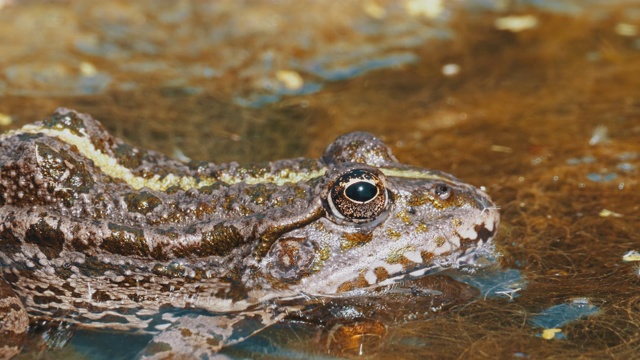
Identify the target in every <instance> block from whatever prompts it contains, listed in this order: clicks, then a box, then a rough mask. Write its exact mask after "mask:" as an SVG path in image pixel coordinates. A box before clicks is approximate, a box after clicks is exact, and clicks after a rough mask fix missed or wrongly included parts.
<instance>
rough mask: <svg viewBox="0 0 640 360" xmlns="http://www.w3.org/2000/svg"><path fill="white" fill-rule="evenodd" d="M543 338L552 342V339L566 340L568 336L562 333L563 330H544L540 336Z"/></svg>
mask: <svg viewBox="0 0 640 360" xmlns="http://www.w3.org/2000/svg"><path fill="white" fill-rule="evenodd" d="M540 336H542V338H543V339H545V340H552V339H566V338H567V336H566V335H565V334H563V333H562V329H558V328H555V329H544V330H542V334H541V335H540Z"/></svg>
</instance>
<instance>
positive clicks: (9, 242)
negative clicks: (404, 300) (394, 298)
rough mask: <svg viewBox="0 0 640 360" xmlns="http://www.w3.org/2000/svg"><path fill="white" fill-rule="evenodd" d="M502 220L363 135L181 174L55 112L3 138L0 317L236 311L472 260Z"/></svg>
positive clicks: (483, 198)
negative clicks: (296, 153)
mask: <svg viewBox="0 0 640 360" xmlns="http://www.w3.org/2000/svg"><path fill="white" fill-rule="evenodd" d="M498 223H499V214H498V212H497V210H496V207H495V206H494V205H493V203H492V202H491V200H490V198H489V197H488V196H487V195H486V194H485V193H484V192H482V191H481V190H479V189H477V188H475V187H473V186H471V185H468V184H465V183H463V182H461V181H460V180H458V179H456V178H455V177H453V176H451V175H449V174H446V173H442V172H439V171H434V170H426V169H422V168H417V167H412V166H408V165H403V164H401V163H399V162H398V161H397V160H396V159H395V157H394V156H393V155H392V154H391V151H390V149H389V148H388V147H387V146H386V145H385V144H384V143H382V142H381V141H380V140H379V139H377V138H376V137H374V136H372V135H370V134H367V133H362V132H356V133H350V134H346V135H343V136H341V137H339V138H338V139H337V140H336V141H335V142H334V143H332V144H330V145H329V146H328V147H327V149H326V150H325V152H324V154H323V156H322V158H320V159H302V158H299V159H291V160H280V161H274V162H269V163H261V164H253V165H250V166H240V165H238V164H237V163H229V164H221V165H216V164H211V163H196V162H191V163H188V164H185V163H182V162H179V161H176V160H172V159H170V158H168V157H166V156H164V155H162V154H159V153H156V152H153V151H148V150H143V149H138V148H135V147H133V146H131V145H128V144H126V143H124V142H123V141H121V140H120V139H117V138H115V137H113V136H111V135H110V134H109V133H107V132H106V130H105V129H104V128H103V127H102V125H101V124H100V123H99V122H97V121H96V120H94V119H93V118H91V117H90V116H88V115H84V114H79V113H76V112H74V111H72V110H68V109H64V108H62V109H59V110H58V111H57V112H56V113H55V114H54V115H53V116H52V117H51V118H49V119H47V120H44V121H43V122H39V123H35V124H32V125H27V126H24V127H23V128H21V129H18V130H15V131H12V132H9V133H7V134H5V135H2V136H1V137H0V263H1V264H2V269H3V275H2V277H3V279H0V281H2V280H3V281H4V282H5V284H4V285H5V286H6V285H7V284H8V285H10V289H9V288H8V287H7V291H5V292H1V293H0V296H1V297H0V301H3V302H1V303H0V311H2V309H3V307H2V306H4V304H9V303H11V304H12V305H11V306H9V307H7V309H8V310H7V311H6V312H5V313H7V314H9V315H7V316H18V317H19V316H22V317H21V319H24V314H25V311H26V313H28V315H29V317H30V318H31V319H38V318H56V319H65V320H67V321H70V322H73V323H79V324H82V325H83V326H90V327H109V328H115V329H140V330H143V331H152V332H153V331H156V332H157V328H153V327H152V326H151V325H150V323H151V322H152V319H153V318H154V315H157V314H160V313H161V309H171V308H173V309H182V308H197V309H203V310H205V311H208V312H212V313H217V314H242V313H243V312H250V311H254V310H255V309H256V308H257V307H259V306H260V304H266V303H269V302H272V303H273V302H274V301H276V300H282V299H292V298H296V297H299V296H301V295H304V296H357V295H359V294H364V293H366V292H367V291H370V290H371V289H374V288H376V287H379V286H383V285H388V284H392V283H394V282H398V281H401V280H406V279H410V278H419V277H420V276H423V275H424V274H427V273H429V272H430V271H432V270H433V269H439V268H447V267H451V266H457V265H459V264H461V263H472V262H473V260H474V257H475V254H476V251H477V250H478V249H480V248H482V247H486V245H487V244H488V243H490V242H491V240H492V239H493V237H494V235H495V233H496V231H497V227H498ZM14 293H15V294H14ZM7 306H8V305H7ZM234 316H235V315H234ZM265 324H266V323H265ZM0 329H2V331H5V332H8V333H19V332H24V331H25V330H26V325H25V321H15V322H11V321H4V322H3V324H2V327H0ZM220 339H221V343H220V344H219V345H216V346H222V345H224V344H225V340H226V339H227V338H226V337H225V336H222V337H221V338H220Z"/></svg>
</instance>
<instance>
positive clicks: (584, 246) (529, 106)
mask: <svg viewBox="0 0 640 360" xmlns="http://www.w3.org/2000/svg"><path fill="white" fill-rule="evenodd" d="M60 106H65V107H69V108H73V109H76V110H78V111H81V112H87V113H90V114H91V115H93V116H94V117H95V118H97V119H98V120H100V121H101V122H102V123H103V124H104V125H105V126H106V127H107V128H108V129H109V130H110V131H111V132H112V133H114V134H116V135H117V136H119V137H122V138H123V139H125V140H126V141H128V142H130V143H132V144H134V145H136V146H141V147H145V148H151V149H155V150H159V151H162V152H164V153H166V154H168V155H170V156H172V157H175V158H177V159H181V160H184V161H189V160H207V161H215V162H227V161H240V162H250V161H264V160H275V159H279V158H288V157H296V156H310V157H318V156H320V155H321V153H322V150H323V149H324V147H325V146H326V145H327V144H329V143H330V142H331V141H333V139H335V138H336V137H337V136H339V135H341V134H343V133H345V132H348V131H354V130H366V131H370V132H372V133H374V134H376V135H378V136H380V137H381V138H383V139H384V140H385V141H386V142H387V143H388V144H390V146H391V147H392V148H393V149H394V153H395V154H396V156H397V157H398V158H399V159H400V161H401V162H405V163H410V164H413V165H419V166H422V167H426V168H433V169H439V170H443V171H446V172H451V173H453V174H454V175H456V176H457V177H459V178H461V179H463V180H465V181H467V182H470V183H472V184H474V185H476V186H484V187H485V188H486V189H487V192H489V194H490V195H491V196H492V197H493V199H494V200H495V201H496V203H498V204H499V205H500V207H501V209H502V210H501V212H502V227H501V230H500V235H499V237H498V238H497V239H496V243H497V246H498V250H499V251H500V252H501V253H502V254H503V256H502V258H501V259H500V260H501V263H502V266H503V269H504V272H503V273H501V275H494V277H493V278H491V279H482V278H481V276H478V277H476V278H473V277H471V278H467V279H465V282H467V283H470V284H472V285H473V286H475V287H476V288H477V289H479V291H480V293H481V295H479V296H478V297H477V298H474V299H472V300H468V299H466V300H465V301H464V302H461V303H460V304H456V305H455V306H452V308H451V309H450V310H449V311H447V312H446V313H443V314H442V316H434V317H433V318H429V319H428V320H427V321H396V322H393V323H390V324H388V330H387V335H386V337H385V338H384V339H381V340H380V343H379V344H378V345H376V347H375V349H371V351H368V352H366V354H365V355H366V356H368V357H371V358H380V359H386V358H392V357H393V358H398V356H399V355H398V354H402V357H403V358H408V359H411V358H415V359H425V358H438V359H446V358H465V359H483V358H508V359H512V358H532V359H537V358H567V357H572V358H576V357H580V356H584V357H587V358H633V357H637V356H638V354H640V265H639V264H638V262H637V260H638V256H636V255H634V253H633V251H640V235H639V234H640V216H639V213H640V211H639V210H640V209H639V206H640V205H639V204H640V195H638V193H639V192H638V166H640V141H639V139H640V1H630V0H628V1H612V0H609V1H605V0H600V1H598V0H583V1H577V0H573V1H572V0H557V1H545V0H521V1H517V0H512V1H509V0H476V1H471V0H456V1H444V0H396V1H391V0H362V1H330V0H326V1H320V0H318V1H311V0H306V1H294V0H263V1H259V0H253V1H251V0H244V1H238V0H234V1H231V0H229V1H225V0H218V1H205V0H201V1H195V0H194V1H184V0H182V1H161V0H143V1H135V2H132V1H121V0H113V1H108V2H107V1H104V2H95V1H82V0H67V1H36V0H24V1H19V0H13V1H11V0H0V130H2V131H4V130H9V129H14V128H18V127H20V126H21V125H23V124H26V123H30V122H33V121H36V120H40V119H42V118H45V117H47V116H48V115H50V114H51V113H52V112H53V111H54V110H55V109H56V108H57V107H60ZM493 287H495V288H493ZM492 288H493V290H490V289H492ZM405 307H407V308H409V307H411V304H406V306H405ZM296 326H297V325H295V324H284V325H281V326H279V327H277V328H276V329H274V330H271V331H270V332H267V333H266V334H265V335H264V336H263V337H262V338H260V339H258V340H256V342H255V343H254V344H253V345H251V344H249V345H244V346H245V347H239V348H237V349H232V350H230V351H229V356H231V357H239V358H242V357H252V358H255V357H259V356H260V357H263V358H283V357H287V358H309V357H312V356H313V357H317V358H331V357H334V356H346V355H347V354H343V353H340V352H339V351H338V352H336V351H333V350H331V349H327V348H326V346H325V345H326V342H325V343H322V341H315V340H314V339H316V337H314V336H316V335H314V334H315V333H314V331H310V330H308V329H302V328H300V327H296ZM125 335H128V334H117V333H116V334H113V333H99V332H82V331H80V332H73V331H71V330H68V329H65V327H64V326H62V327H56V328H55V329H53V328H48V327H47V326H42V327H38V328H37V329H34V331H33V336H32V339H31V342H30V345H29V346H27V349H26V350H25V351H24V354H23V355H22V356H23V358H34V357H36V356H45V358H69V357H71V356H73V357H77V358H91V359H94V358H100V359H101V358H105V359H107V358H110V359H111V358H129V357H130V356H131V354H135V353H136V352H137V351H139V349H140V348H141V347H142V346H144V344H145V343H146V341H148V338H145V337H137V338H136V337H126V336H125ZM123 339H125V340H123ZM296 339H297V340H296ZM114 341H118V342H119V343H122V344H127V346H124V345H123V346H122V347H114V346H113V343H114ZM309 344H311V345H309ZM43 354H44V355H43Z"/></svg>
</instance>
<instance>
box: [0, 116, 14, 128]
mask: <svg viewBox="0 0 640 360" xmlns="http://www.w3.org/2000/svg"><path fill="white" fill-rule="evenodd" d="M11 123H13V118H12V117H11V115H7V114H3V113H0V126H8V125H11Z"/></svg>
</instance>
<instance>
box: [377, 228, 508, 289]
mask: <svg viewBox="0 0 640 360" xmlns="http://www.w3.org/2000/svg"><path fill="white" fill-rule="evenodd" d="M490 223H491V225H493V226H489V227H488V226H487V225H486V224H487V223H482V225H478V226H476V227H475V230H476V231H475V233H476V236H475V237H473V238H464V237H462V236H461V234H456V236H457V237H458V238H459V239H460V243H462V244H465V246H464V248H462V249H461V250H459V251H454V252H452V253H450V254H447V255H444V256H442V257H440V258H436V259H434V260H433V261H431V262H421V263H414V264H412V266H405V267H403V268H402V269H401V270H399V271H397V272H395V273H394V274H389V277H388V278H387V279H385V280H382V281H380V282H378V283H376V284H373V286H372V287H375V286H386V285H391V284H394V283H398V282H402V281H410V280H417V279H419V278H422V277H425V276H429V275H434V274H437V273H440V272H443V271H445V270H449V269H454V270H456V269H460V270H463V271H475V270H476V269H478V268H480V267H482V266H483V265H480V263H482V264H486V262H479V261H478V260H479V259H487V260H492V259H494V258H495V257H497V256H498V253H497V252H496V250H495V247H494V245H493V238H494V237H495V235H496V233H497V228H498V220H493V221H491V222H490Z"/></svg>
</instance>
